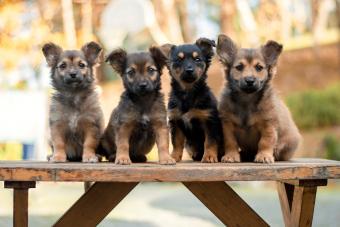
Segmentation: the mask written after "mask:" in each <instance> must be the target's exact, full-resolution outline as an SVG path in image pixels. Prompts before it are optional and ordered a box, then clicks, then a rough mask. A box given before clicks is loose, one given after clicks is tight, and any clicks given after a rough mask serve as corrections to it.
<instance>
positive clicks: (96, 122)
mask: <svg viewBox="0 0 340 227" xmlns="http://www.w3.org/2000/svg"><path fill="white" fill-rule="evenodd" d="M101 51H102V48H101V47H100V46H99V45H98V44H97V43H95V42H90V43H87V44H85V45H84V46H83V47H82V48H81V50H65V51H64V50H63V49H62V48H61V47H59V46H58V45H56V44H54V43H47V44H45V45H44V46H43V48H42V52H43V54H44V56H45V58H46V61H47V64H48V66H49V67H50V68H51V79H52V86H53V88H54V93H53V95H52V100H51V106H50V116H49V125H50V130H51V146H52V150H53V154H52V155H51V156H50V157H49V161H51V162H65V161H83V162H97V161H98V158H97V156H96V154H95V149H96V147H97V145H98V142H99V139H100V137H101V134H102V132H103V128H104V125H103V124H104V120H103V113H102V110H101V108H100V106H99V100H98V94H97V92H96V91H95V83H94V79H95V78H94V67H95V65H96V64H97V62H98V58H99V56H100V53H101Z"/></svg>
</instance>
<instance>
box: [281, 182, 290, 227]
mask: <svg viewBox="0 0 340 227" xmlns="http://www.w3.org/2000/svg"><path fill="white" fill-rule="evenodd" d="M277 192H278V194H279V199H280V205H281V210H282V215H283V221H284V223H285V226H290V219H291V209H292V202H293V194H294V185H290V184H286V183H283V182H277Z"/></svg>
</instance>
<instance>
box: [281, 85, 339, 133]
mask: <svg viewBox="0 0 340 227" xmlns="http://www.w3.org/2000/svg"><path fill="white" fill-rule="evenodd" d="M287 104H288V106H289V108H290V110H291V112H292V114H293V118H294V120H295V121H296V123H297V125H298V126H299V127H300V128H303V129H310V128H316V127H326V126H333V125H340V84H336V85H332V86H330V87H328V88H326V89H324V90H311V91H304V92H299V93H296V94H292V95H289V96H288V97H287Z"/></svg>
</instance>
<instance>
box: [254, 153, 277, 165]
mask: <svg viewBox="0 0 340 227" xmlns="http://www.w3.org/2000/svg"><path fill="white" fill-rule="evenodd" d="M254 162H259V163H274V156H273V154H271V153H269V152H259V153H257V155H256V156H255V160H254Z"/></svg>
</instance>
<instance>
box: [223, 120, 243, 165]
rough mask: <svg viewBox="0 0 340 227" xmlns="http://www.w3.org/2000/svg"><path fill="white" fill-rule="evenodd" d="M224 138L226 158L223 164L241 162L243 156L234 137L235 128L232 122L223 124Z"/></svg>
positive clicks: (224, 157)
mask: <svg viewBox="0 0 340 227" xmlns="http://www.w3.org/2000/svg"><path fill="white" fill-rule="evenodd" d="M223 136H224V143H225V144H224V150H225V151H224V156H223V157H222V159H221V162H240V161H241V156H240V151H239V147H238V144H237V141H236V138H235V135H234V126H233V124H232V122H229V121H225V122H223Z"/></svg>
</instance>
